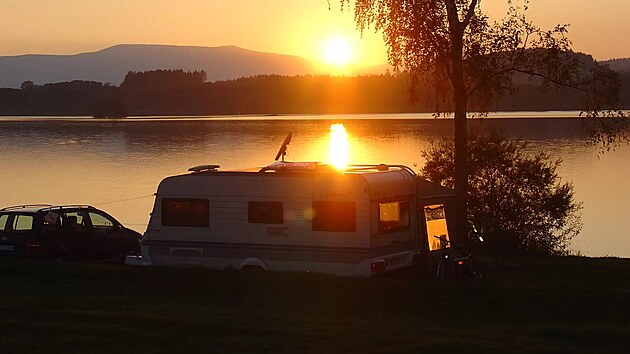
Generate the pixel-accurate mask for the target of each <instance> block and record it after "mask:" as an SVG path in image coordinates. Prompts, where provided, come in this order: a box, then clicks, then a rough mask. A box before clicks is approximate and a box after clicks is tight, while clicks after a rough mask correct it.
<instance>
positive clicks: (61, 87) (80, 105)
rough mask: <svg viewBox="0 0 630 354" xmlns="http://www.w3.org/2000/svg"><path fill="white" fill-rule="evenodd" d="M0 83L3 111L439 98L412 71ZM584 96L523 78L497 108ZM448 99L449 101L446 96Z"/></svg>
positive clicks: (541, 105)
mask: <svg viewBox="0 0 630 354" xmlns="http://www.w3.org/2000/svg"><path fill="white" fill-rule="evenodd" d="M620 77H621V80H622V84H623V86H622V90H621V95H620V98H621V106H622V107H623V108H630V73H622V74H621V75H620ZM21 87H22V88H21V89H9V88H4V89H0V114H1V115H83V116H98V117H124V116H126V115H222V114H261V115H262V114H335V113H348V114H351V113H415V112H435V110H436V107H437V105H438V102H436V99H435V97H436V96H435V92H434V91H433V89H432V87H431V86H430V85H428V84H419V85H417V87H416V91H415V92H416V100H415V101H414V102H411V101H410V100H409V90H408V76H407V75H406V73H402V74H399V75H396V76H393V75H389V74H383V75H372V76H357V77H337V76H335V77H331V76H292V77H289V76H278V75H260V76H255V77H249V78H241V79H236V80H229V81H217V82H205V73H204V72H203V71H194V72H185V71H183V70H156V71H147V72H130V73H128V74H127V76H126V77H125V80H124V82H123V83H122V84H121V85H120V87H115V86H111V85H109V84H102V83H99V82H93V81H72V82H62V83H55V84H46V85H35V84H34V83H33V82H31V81H26V82H24V83H23V84H22V86H21ZM582 100H583V96H581V95H580V94H578V93H575V92H571V91H567V90H562V89H555V90H552V89H546V90H543V89H542V88H541V86H540V84H539V83H537V82H535V81H527V80H523V81H522V82H520V83H519V84H518V85H517V87H516V90H515V91H514V92H513V93H508V94H506V95H504V96H502V97H501V98H500V99H499V100H498V101H497V102H496V103H495V104H494V106H493V107H491V109H493V110H502V111H513V110H541V111H543V110H579V109H580V107H582V106H583V105H582ZM441 104H444V103H441Z"/></svg>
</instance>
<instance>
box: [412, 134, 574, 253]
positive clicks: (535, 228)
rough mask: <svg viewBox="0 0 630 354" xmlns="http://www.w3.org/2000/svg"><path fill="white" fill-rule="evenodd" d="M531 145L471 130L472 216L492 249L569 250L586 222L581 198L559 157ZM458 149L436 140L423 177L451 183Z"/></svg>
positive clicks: (469, 215) (525, 250)
mask: <svg viewBox="0 0 630 354" xmlns="http://www.w3.org/2000/svg"><path fill="white" fill-rule="evenodd" d="M526 149H527V145H526V144H525V143H522V142H516V141H513V140H508V139H505V138H504V137H503V136H501V135H500V134H498V133H496V132H493V133H489V134H482V133H473V134H470V135H469V137H468V172H469V177H468V198H467V205H468V220H469V221H470V222H471V223H472V224H473V225H475V227H476V228H477V230H478V231H479V232H480V233H481V235H482V236H483V238H484V241H485V242H484V247H486V248H488V249H489V250H490V251H494V252H509V253H515V252H528V253H538V254H567V253H568V248H569V245H570V241H571V239H572V238H573V237H575V236H577V235H578V234H579V232H580V230H581V227H582V223H581V219H580V216H579V210H580V209H581V208H582V206H581V203H576V202H575V200H574V192H573V186H572V185H571V183H562V182H561V180H560V177H559V176H558V174H557V173H556V169H557V168H558V166H560V164H561V162H562V161H561V160H560V159H558V160H555V161H554V160H551V159H550V156H549V155H548V154H546V153H543V152H541V153H538V154H531V153H528V152H526ZM453 151H454V144H453V142H452V141H444V140H441V141H437V142H433V143H432V145H431V147H430V148H429V149H428V150H425V151H423V152H422V156H423V157H424V158H425V159H426V160H427V162H426V165H425V166H424V167H423V168H422V169H421V171H420V174H421V176H422V177H423V178H425V179H427V180H430V181H434V182H438V183H440V184H442V185H444V186H447V187H451V188H452V187H453V183H454V176H455V166H454V152H453Z"/></svg>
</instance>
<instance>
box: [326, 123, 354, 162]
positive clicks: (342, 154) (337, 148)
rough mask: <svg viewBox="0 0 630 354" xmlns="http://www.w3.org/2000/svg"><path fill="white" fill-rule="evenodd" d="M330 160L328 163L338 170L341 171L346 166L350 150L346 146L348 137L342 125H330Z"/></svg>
mask: <svg viewBox="0 0 630 354" xmlns="http://www.w3.org/2000/svg"><path fill="white" fill-rule="evenodd" d="M329 151H330V158H329V163H330V164H331V165H333V166H335V167H336V168H337V169H339V170H343V169H345V168H346V165H348V157H349V155H350V149H349V145H348V135H347V134H346V128H345V127H344V126H343V124H341V123H339V124H332V125H331V126H330V149H329Z"/></svg>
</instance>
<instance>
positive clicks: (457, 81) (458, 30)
mask: <svg viewBox="0 0 630 354" xmlns="http://www.w3.org/2000/svg"><path fill="white" fill-rule="evenodd" d="M453 21H454V22H455V23H451V26H450V28H451V65H452V76H451V81H452V83H453V103H454V104H455V118H454V120H455V193H456V195H457V202H458V203H457V204H458V208H457V210H458V212H457V222H456V230H455V232H456V233H457V237H458V238H459V241H461V240H462V238H464V237H466V231H467V229H468V222H467V220H466V219H467V215H468V212H467V202H466V200H467V193H468V167H467V163H466V159H467V155H468V151H467V150H468V149H467V140H468V130H467V124H466V123H467V122H466V115H467V109H466V102H467V99H468V97H467V94H466V83H465V81H464V55H463V47H464V43H463V37H464V33H463V28H462V27H463V24H462V23H460V22H459V21H458V20H457V17H456V16H455V17H454V19H453Z"/></svg>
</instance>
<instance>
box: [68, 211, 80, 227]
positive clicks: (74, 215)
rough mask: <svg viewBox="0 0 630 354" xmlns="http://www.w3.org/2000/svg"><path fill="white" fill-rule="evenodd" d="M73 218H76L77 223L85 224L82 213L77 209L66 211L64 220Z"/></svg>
mask: <svg viewBox="0 0 630 354" xmlns="http://www.w3.org/2000/svg"><path fill="white" fill-rule="evenodd" d="M69 219H73V221H72V222H74V220H76V222H77V224H79V225H83V226H85V222H84V221H83V213H81V212H79V211H71V212H67V213H66V215H65V220H69Z"/></svg>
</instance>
